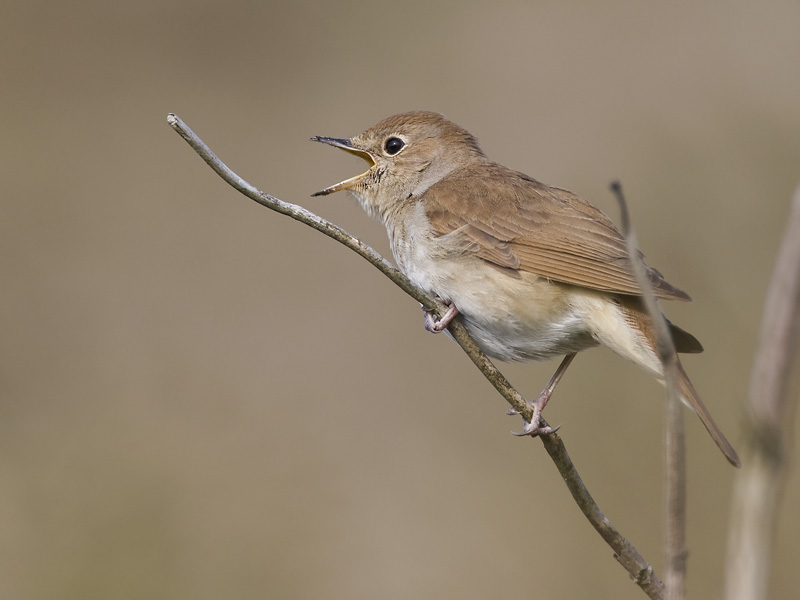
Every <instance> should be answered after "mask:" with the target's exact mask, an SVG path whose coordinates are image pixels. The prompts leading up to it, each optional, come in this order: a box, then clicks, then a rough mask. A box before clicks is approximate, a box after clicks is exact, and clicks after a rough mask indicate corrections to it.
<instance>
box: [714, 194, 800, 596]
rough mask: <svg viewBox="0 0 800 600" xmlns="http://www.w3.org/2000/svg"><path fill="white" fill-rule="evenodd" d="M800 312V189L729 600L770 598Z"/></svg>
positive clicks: (757, 401)
mask: <svg viewBox="0 0 800 600" xmlns="http://www.w3.org/2000/svg"><path fill="white" fill-rule="evenodd" d="M798 313H800V187H798V188H797V190H796V191H795V194H794V199H793V200H792V205H791V213H790V216H789V222H788V225H787V227H786V232H785V233H784V237H783V242H782V244H781V248H780V250H779V253H778V259H777V261H776V263H775V269H774V271H773V274H772V281H771V282H770V285H769V289H768V291H767V299H766V303H765V306H764V317H763V321H762V323H761V341H760V343H759V348H758V352H757V354H756V358H755V361H754V364H753V373H752V376H751V380H750V393H749V396H748V420H749V422H750V427H749V428H748V430H749V431H750V438H749V439H748V443H747V447H746V448H745V453H746V454H747V456H746V457H745V460H744V468H743V469H742V471H741V472H740V473H739V476H738V477H737V479H736V485H735V489H734V495H733V504H732V509H731V526H730V537H729V540H728V561H727V573H726V577H725V598H726V600H761V599H765V598H767V592H768V587H769V574H770V569H769V567H770V563H771V561H772V549H773V538H774V534H775V530H776V525H777V515H778V505H779V503H780V498H781V492H782V490H783V484H784V481H785V478H786V471H787V465H786V455H787V451H788V450H789V449H790V448H791V445H792V430H791V428H792V425H793V423H794V419H793V415H794V411H795V410H796V408H797V406H796V403H797V397H796V396H795V397H794V398H791V397H790V396H789V394H788V391H789V390H788V388H789V375H790V374H791V368H792V366H793V365H794V364H795V363H794V361H795V356H796V350H797V324H798Z"/></svg>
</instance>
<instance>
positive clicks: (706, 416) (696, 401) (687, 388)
mask: <svg viewBox="0 0 800 600" xmlns="http://www.w3.org/2000/svg"><path fill="white" fill-rule="evenodd" d="M678 380H679V381H678V386H679V388H680V392H681V396H682V397H683V399H684V400H685V401H686V402H687V403H688V404H689V406H691V407H692V409H693V410H694V412H696V413H697V416H698V417H700V421H702V423H703V426H704V427H705V428H706V431H708V433H709V434H710V435H711V438H712V439H713V440H714V441H715V442H716V444H717V446H719V449H720V450H722V453H723V454H724V455H725V458H727V459H728V462H729V463H731V464H732V465H733V466H734V467H741V466H742V463H741V462H740V461H739V455H738V454H736V450H734V449H733V446H731V444H730V442H729V441H728V439H727V438H726V437H725V435H724V434H723V433H722V431H720V428H719V427H718V426H717V424H716V423H715V422H714V419H713V418H712V417H711V413H709V412H708V409H707V408H706V405H705V404H703V402H702V400H700V396H698V394H697V390H695V389H694V386H693V385H692V382H691V381H689V376H688V375H687V374H686V371H684V370H683V365H681V363H680V361H679V362H678Z"/></svg>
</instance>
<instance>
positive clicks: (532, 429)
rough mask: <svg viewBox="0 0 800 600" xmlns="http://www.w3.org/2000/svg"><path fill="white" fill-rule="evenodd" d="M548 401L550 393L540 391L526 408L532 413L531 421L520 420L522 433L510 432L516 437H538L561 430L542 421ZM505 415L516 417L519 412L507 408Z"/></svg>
mask: <svg viewBox="0 0 800 600" xmlns="http://www.w3.org/2000/svg"><path fill="white" fill-rule="evenodd" d="M549 400H550V392H549V390H547V389H545V390H544V391H542V393H541V394H539V396H538V397H537V398H536V400H534V401H533V402H529V403H528V406H529V407H530V409H531V410H532V411H533V414H532V415H531V420H530V421H526V420H525V419H524V418H523V419H522V431H512V432H511V433H513V434H514V435H516V436H518V437H523V436H526V435H529V436H531V437H538V436H540V435H550V434H551V433H555V432H556V431H558V430H559V429H560V428H561V425H558V426H557V427H550V426H549V425H547V423H546V422H545V421H544V419H542V411H543V410H544V407H545V406H547V402H548V401H549ZM506 414H509V415H518V414H519V411H517V410H515V409H513V408H509V409H508V410H507V411H506Z"/></svg>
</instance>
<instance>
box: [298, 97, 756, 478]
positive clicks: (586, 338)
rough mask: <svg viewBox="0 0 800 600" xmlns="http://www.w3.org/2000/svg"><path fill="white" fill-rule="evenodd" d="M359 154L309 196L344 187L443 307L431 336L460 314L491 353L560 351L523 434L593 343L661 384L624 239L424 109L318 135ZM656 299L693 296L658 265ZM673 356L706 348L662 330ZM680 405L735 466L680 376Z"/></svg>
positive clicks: (521, 356) (546, 354)
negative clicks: (335, 179) (345, 133)
mask: <svg viewBox="0 0 800 600" xmlns="http://www.w3.org/2000/svg"><path fill="white" fill-rule="evenodd" d="M311 139H312V140H314V141H318V142H323V143H326V144H330V145H332V146H336V147H337V148H341V149H343V150H345V151H347V152H350V153H352V154H355V155H356V156H360V157H361V158H363V159H364V160H366V161H367V163H368V164H369V169H368V170H367V171H366V172H364V173H362V174H361V175H357V176H355V177H351V178H350V179H347V180H345V181H342V182H341V183H337V184H336V185H332V186H330V187H327V188H325V189H324V190H322V191H319V192H317V193H315V194H314V196H321V195H326V194H330V193H333V192H338V191H340V190H348V191H350V192H351V193H352V194H353V195H354V196H355V197H356V199H357V200H358V202H359V203H360V204H361V206H362V207H363V209H364V210H365V211H366V212H367V213H369V214H370V215H372V216H373V217H376V218H377V219H379V220H380V221H381V222H382V223H383V224H384V225H385V226H386V231H387V233H388V234H389V241H390V243H391V248H392V252H393V254H394V258H395V260H396V261H397V266H398V267H399V268H400V270H401V271H402V272H403V273H405V275H406V276H407V277H408V278H409V279H410V280H411V281H413V282H414V283H415V284H416V285H418V286H419V287H421V288H422V289H424V290H426V291H427V292H429V293H431V294H435V295H436V296H438V297H440V298H441V299H442V300H443V301H444V302H446V303H448V304H449V305H450V309H449V310H448V311H447V313H446V314H445V315H444V316H443V317H442V319H441V320H439V321H435V320H434V318H433V317H432V315H430V314H428V316H427V318H426V327H427V328H428V329H429V330H431V331H441V330H442V329H444V328H445V327H446V326H447V324H448V323H449V322H450V321H451V320H452V319H453V318H454V317H456V316H457V315H461V319H462V321H463V323H464V326H465V327H466V328H467V330H468V331H469V333H470V334H471V335H472V337H473V338H474V339H475V341H476V342H477V343H478V346H480V348H481V349H482V350H483V351H484V352H485V353H486V354H487V355H489V356H490V357H493V358H497V359H500V360H505V361H530V360H544V359H547V358H551V357H554V356H560V355H565V358H564V360H563V361H562V363H561V365H560V366H559V368H558V369H557V370H556V373H555V374H554V375H553V378H552V379H551V380H550V382H549V383H548V385H547V386H546V387H545V389H544V390H543V391H542V393H541V394H540V395H539V397H538V398H537V399H536V400H535V401H534V402H533V403H532V405H533V409H534V418H533V419H532V422H531V423H525V428H524V431H523V434H524V435H528V434H533V435H536V434H543V433H549V432H551V431H552V430H551V429H549V428H540V427H539V415H540V414H541V410H542V409H543V408H544V406H545V404H546V403H547V401H548V399H549V397H550V395H551V394H552V392H553V389H554V388H555V386H556V384H557V383H558V381H559V380H560V379H561V376H562V375H563V374H564V371H565V370H566V368H567V367H568V366H569V364H570V362H571V361H572V359H573V358H574V357H575V354H576V353H577V352H579V351H581V350H584V349H586V348H590V347H592V346H597V345H599V344H602V345H604V346H607V347H608V348H611V349H612V350H613V351H614V352H616V353H617V354H619V355H620V356H623V357H625V358H627V359H629V360H632V361H633V362H634V363H636V364H638V365H639V366H640V367H642V368H644V369H645V370H646V371H648V372H649V373H651V374H653V375H654V376H655V377H656V378H658V379H659V380H660V381H662V382H663V369H662V365H661V362H660V360H659V358H658V354H657V352H656V350H655V348H656V340H655V335H654V331H653V326H652V322H651V319H650V317H649V316H648V314H647V312H646V311H645V309H644V307H643V303H642V301H641V297H640V290H639V287H638V285H637V283H636V278H635V276H634V274H633V271H632V268H631V257H630V256H629V255H628V252H627V249H626V245H625V239H624V238H623V236H622V235H621V234H620V233H619V231H618V230H617V229H616V227H615V226H614V224H613V223H612V221H611V220H610V219H609V218H608V217H607V216H606V215H605V214H603V213H602V212H601V211H600V210H599V209H597V208H595V207H594V206H592V205H591V204H589V203H588V202H586V201H585V200H582V199H581V198H579V197H578V196H576V195H575V194H573V193H571V192H568V191H566V190H563V189H560V188H556V187H550V186H548V185H545V184H543V183H540V182H539V181H536V180H535V179H533V178H532V177H529V176H527V175H525V174H523V173H519V172H517V171H513V170H511V169H509V168H507V167H504V166H502V165H500V164H497V163H495V162H492V161H491V160H489V159H488V158H486V156H485V155H484V153H483V151H482V150H481V149H480V147H479V146H478V142H477V140H476V139H475V137H474V136H473V135H472V134H470V133H469V132H468V131H467V130H465V129H463V128H462V127H459V126H458V125H456V124H455V123H452V122H450V121H448V120H447V119H445V118H444V117H443V116H441V115H439V114H437V113H432V112H409V113H404V114H400V115H395V116H393V117H389V118H387V119H384V120H383V121H381V122H380V123H378V124H377V125H375V126H373V127H370V128H369V129H367V130H366V131H365V132H364V133H362V134H360V135H357V136H355V137H353V138H350V139H337V138H328V137H314V138H311ZM647 274H648V276H649V279H650V281H651V283H652V285H653V289H654V291H655V294H656V296H657V297H658V298H663V299H667V300H689V299H690V298H689V296H688V295H687V294H686V293H685V292H683V291H682V290H680V289H678V288H676V287H675V286H673V285H671V284H669V283H668V282H667V281H666V280H665V279H664V278H663V277H662V275H661V274H660V273H659V272H658V271H656V270H655V269H652V268H648V270H647ZM669 326H670V329H671V331H672V336H673V340H674V342H675V346H676V348H677V350H678V352H701V351H702V350H703V347H702V346H701V345H700V342H698V341H697V339H695V337H694V336H692V335H691V334H689V333H687V332H686V331H684V330H682V329H680V328H679V327H677V326H675V325H673V324H671V323H670V324H669ZM679 372H680V392H681V396H682V399H683V400H684V402H685V403H686V404H687V405H688V406H690V407H691V408H692V409H693V410H694V411H695V412H696V413H697V415H698V416H699V417H700V420H701V421H702V422H703V425H704V426H705V428H706V429H707V430H708V432H709V433H710V434H711V437H712V438H713V439H714V441H715V442H716V443H717V446H719V448H720V450H722V452H723V454H724V455H725V457H726V458H727V459H728V460H729V461H730V462H731V463H732V464H734V465H736V466H739V464H740V463H739V457H738V456H737V454H736V451H735V450H734V449H733V447H731V445H730V443H729V442H728V440H727V439H726V438H725V436H724V435H723V433H722V432H721V431H720V429H719V427H718V426H717V424H716V423H715V422H714V420H713V419H712V418H711V415H710V414H709V412H708V410H707V409H706V407H705V405H704V404H703V403H702V402H701V401H700V398H699V396H698V395H697V392H696V391H695V389H694V386H692V383H691V382H690V381H689V377H688V376H687V375H686V372H685V371H684V370H683V367H682V366H679Z"/></svg>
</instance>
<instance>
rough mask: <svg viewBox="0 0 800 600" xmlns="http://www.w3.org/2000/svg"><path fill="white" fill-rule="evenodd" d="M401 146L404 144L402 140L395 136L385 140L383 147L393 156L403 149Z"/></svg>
mask: <svg viewBox="0 0 800 600" xmlns="http://www.w3.org/2000/svg"><path fill="white" fill-rule="evenodd" d="M403 146H405V143H404V142H403V140H401V139H400V138H396V137H390V138H389V139H388V140H386V145H385V146H384V148H385V149H386V154H389V155H390V156H394V155H395V154H397V153H398V152H400V150H402V149H403Z"/></svg>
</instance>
